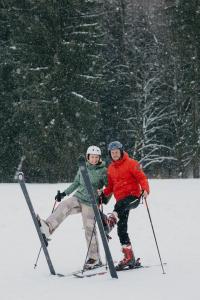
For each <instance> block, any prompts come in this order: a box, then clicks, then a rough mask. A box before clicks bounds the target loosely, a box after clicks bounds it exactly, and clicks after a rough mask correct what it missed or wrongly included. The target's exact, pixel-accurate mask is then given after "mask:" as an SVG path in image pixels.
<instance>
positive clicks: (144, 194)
mask: <svg viewBox="0 0 200 300" xmlns="http://www.w3.org/2000/svg"><path fill="white" fill-rule="evenodd" d="M148 195H149V194H148V193H147V191H143V197H144V199H145V200H146V199H147V197H148Z"/></svg>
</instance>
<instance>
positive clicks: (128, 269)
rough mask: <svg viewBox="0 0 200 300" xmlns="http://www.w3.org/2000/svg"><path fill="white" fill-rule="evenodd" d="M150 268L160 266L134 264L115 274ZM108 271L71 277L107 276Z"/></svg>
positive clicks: (76, 274)
mask: <svg viewBox="0 0 200 300" xmlns="http://www.w3.org/2000/svg"><path fill="white" fill-rule="evenodd" d="M164 265H166V263H164ZM152 267H160V264H155V265H142V264H141V263H140V264H136V265H135V266H134V267H130V268H128V267H127V268H125V269H122V270H118V271H117V272H124V271H131V270H138V269H148V268H152ZM107 273H108V271H107V270H105V271H97V272H93V273H92V272H91V273H89V274H88V273H86V274H82V273H81V272H79V273H74V274H73V276H74V277H76V278H89V277H94V276H101V275H105V274H107Z"/></svg>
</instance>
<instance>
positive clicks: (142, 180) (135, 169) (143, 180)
mask: <svg viewBox="0 0 200 300" xmlns="http://www.w3.org/2000/svg"><path fill="white" fill-rule="evenodd" d="M130 171H131V174H132V175H133V176H134V177H135V179H136V180H137V182H138V183H139V185H140V187H141V189H142V190H143V191H144V197H145V198H146V197H147V195H148V194H149V192H150V189H149V183H148V179H147V176H146V175H145V174H144V172H143V171H142V168H141V167H140V164H139V163H138V162H136V161H135V162H133V163H131V164H130Z"/></svg>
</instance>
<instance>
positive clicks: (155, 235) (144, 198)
mask: <svg viewBox="0 0 200 300" xmlns="http://www.w3.org/2000/svg"><path fill="white" fill-rule="evenodd" d="M142 198H143V197H142ZM144 201H145V205H146V208H147V212H148V215H149V220H150V223H151V228H152V231H153V235H154V239H155V243H156V247H157V250H158V256H159V259H160V263H161V266H162V271H163V274H166V273H165V270H164V267H163V262H162V259H161V255H160V250H159V247H158V242H157V239H156V235H155V231H154V228H153V223H152V219H151V215H150V211H149V207H148V204H147V200H146V198H144Z"/></svg>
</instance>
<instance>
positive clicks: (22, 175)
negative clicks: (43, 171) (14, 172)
mask: <svg viewBox="0 0 200 300" xmlns="http://www.w3.org/2000/svg"><path fill="white" fill-rule="evenodd" d="M18 179H19V180H24V173H23V172H19V173H18Z"/></svg>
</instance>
